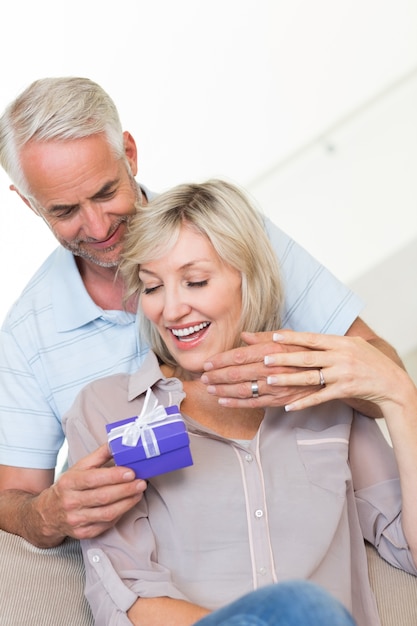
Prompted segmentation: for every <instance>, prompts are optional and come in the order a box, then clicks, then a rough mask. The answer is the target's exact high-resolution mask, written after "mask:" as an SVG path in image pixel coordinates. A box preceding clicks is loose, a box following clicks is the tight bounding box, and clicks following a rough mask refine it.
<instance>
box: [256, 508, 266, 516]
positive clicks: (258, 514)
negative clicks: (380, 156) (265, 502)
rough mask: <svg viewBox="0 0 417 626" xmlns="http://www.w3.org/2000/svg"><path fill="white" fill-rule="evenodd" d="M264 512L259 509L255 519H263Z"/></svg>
mask: <svg viewBox="0 0 417 626" xmlns="http://www.w3.org/2000/svg"><path fill="white" fill-rule="evenodd" d="M263 514H264V512H263V511H262V509H257V510H256V511H255V517H263Z"/></svg>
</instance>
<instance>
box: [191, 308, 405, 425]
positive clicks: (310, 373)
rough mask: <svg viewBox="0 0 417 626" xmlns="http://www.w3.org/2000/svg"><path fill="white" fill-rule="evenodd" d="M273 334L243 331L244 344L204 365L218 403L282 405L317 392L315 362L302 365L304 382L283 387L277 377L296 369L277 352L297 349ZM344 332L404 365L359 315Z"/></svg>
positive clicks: (368, 410)
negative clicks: (255, 390) (254, 394)
mask: <svg viewBox="0 0 417 626" xmlns="http://www.w3.org/2000/svg"><path fill="white" fill-rule="evenodd" d="M273 334H274V333H243V334H242V337H243V339H244V341H245V342H246V343H247V344H248V345H247V346H244V347H242V348H235V349H234V350H229V351H228V352H224V353H222V354H217V355H215V356H213V358H212V359H211V360H210V362H208V363H206V364H205V372H204V374H203V376H202V382H203V383H205V384H206V385H207V391H208V393H211V394H213V395H217V396H218V397H219V403H220V404H222V405H223V406H230V407H248V406H251V407H267V406H285V405H287V404H291V402H294V401H295V400H298V399H300V398H302V397H304V396H306V395H309V394H310V393H313V392H314V391H317V389H318V388H319V377H318V372H317V365H315V364H314V363H308V362H306V364H305V368H304V371H305V374H306V380H305V384H304V385H294V386H289V385H285V386H283V385H282V383H280V382H279V383H278V382H277V381H276V379H275V377H276V376H279V375H281V374H283V373H291V372H294V371H297V368H292V367H288V366H283V365H282V363H281V362H280V355H281V354H283V353H286V352H296V351H298V350H299V349H300V348H299V347H297V346H292V345H288V344H285V345H283V344H279V342H274V340H273ZM346 335H349V336H352V337H361V338H362V339H365V341H367V342H369V343H370V344H372V345H373V346H374V347H376V348H378V349H379V350H380V351H381V352H383V353H384V354H386V356H388V357H390V358H391V359H392V360H393V361H394V362H396V363H397V364H399V365H401V366H402V367H403V365H402V362H401V360H400V358H399V356H398V354H397V352H396V351H395V350H394V348H393V347H392V346H391V345H390V344H389V343H387V342H386V341H384V340H383V339H382V338H381V337H379V336H378V335H377V334H376V333H374V331H373V330H372V329H371V328H370V327H369V326H368V325H367V324H365V322H364V321H363V320H361V319H360V318H356V320H355V321H354V322H353V324H352V325H351V326H350V328H349V329H348V330H347V332H346ZM252 381H257V383H258V387H259V397H258V398H254V397H252V384H251V383H252ZM344 401H345V402H347V403H348V404H349V405H350V406H352V407H354V408H355V409H357V410H359V411H360V412H361V413H364V414H365V415H368V416H369V417H375V418H377V417H381V412H380V410H379V408H378V407H376V406H375V405H374V404H372V403H368V402H365V401H361V400H356V399H353V400H346V399H345V400H344Z"/></svg>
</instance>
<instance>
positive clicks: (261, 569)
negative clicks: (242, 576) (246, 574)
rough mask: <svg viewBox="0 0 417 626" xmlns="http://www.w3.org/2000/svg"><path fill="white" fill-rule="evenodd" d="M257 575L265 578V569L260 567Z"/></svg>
mask: <svg viewBox="0 0 417 626" xmlns="http://www.w3.org/2000/svg"><path fill="white" fill-rule="evenodd" d="M259 573H260V575H261V576H265V574H266V567H261V568H260V570H259Z"/></svg>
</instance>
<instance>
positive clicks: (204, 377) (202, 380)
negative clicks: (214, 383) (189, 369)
mask: <svg viewBox="0 0 417 626" xmlns="http://www.w3.org/2000/svg"><path fill="white" fill-rule="evenodd" d="M200 380H201V382H202V383H204V384H205V385H207V383H208V381H209V380H208V376H206V375H205V374H202V376H201V378H200Z"/></svg>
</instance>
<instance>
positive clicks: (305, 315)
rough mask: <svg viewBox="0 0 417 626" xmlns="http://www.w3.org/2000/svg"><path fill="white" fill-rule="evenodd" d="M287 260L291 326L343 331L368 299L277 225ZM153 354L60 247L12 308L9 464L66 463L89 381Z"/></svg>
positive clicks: (0, 394) (6, 369)
mask: <svg viewBox="0 0 417 626" xmlns="http://www.w3.org/2000/svg"><path fill="white" fill-rule="evenodd" d="M267 230H268V233H269V236H270V238H271V241H272V243H273V246H274V248H275V251H276V253H277V255H278V259H279V261H280V267H281V274H282V277H283V282H284V291H285V298H286V306H285V308H284V315H283V324H282V325H283V327H285V328H293V329H294V330H300V331H302V330H309V331H312V332H325V333H334V334H340V335H343V334H344V333H345V332H346V331H347V329H348V328H349V326H350V325H351V324H352V323H353V321H354V320H355V318H356V317H357V316H358V314H359V312H360V310H361V308H362V302H361V301H360V300H359V298H358V297H357V296H355V295H354V294H353V293H352V292H351V291H350V290H349V289H347V288H346V287H345V286H344V285H342V284H341V283H340V282H339V281H338V280H336V279H335V278H334V276H332V274H330V273H329V272H328V271H327V270H326V269H325V268H324V267H323V266H321V265H320V264H319V263H318V262H317V261H316V260H315V259H313V258H312V257H311V256H310V255H309V254H308V253H307V252H306V251H305V250H303V248H301V247H300V246H299V245H298V244H296V243H295V242H294V241H293V240H292V239H291V238H289V237H288V236H287V235H286V234H285V233H283V232H282V231H281V230H280V229H278V228H277V227H276V226H274V225H273V224H272V223H271V222H269V221H267ZM146 352H147V349H146V347H145V346H140V345H139V338H138V332H137V326H136V323H135V316H134V315H133V314H130V313H126V312H123V311H105V310H103V309H101V308H100V307H99V306H97V305H96V304H95V303H94V302H93V300H92V299H91V298H90V296H89V294H88V293H87V291H86V290H85V288H84V285H83V282H82V280H81V277H80V274H79V272H78V269H77V265H76V263H75V260H74V257H73V256H72V254H71V253H70V252H68V251H67V250H65V249H64V248H62V247H58V248H57V249H56V250H55V251H54V252H52V254H51V255H50V256H49V257H48V258H47V259H46V261H45V262H44V263H43V265H42V266H41V267H40V269H39V270H38V271H37V272H36V274H35V275H34V276H33V278H32V279H31V280H30V281H29V283H28V285H27V286H26V288H25V289H24V291H23V293H22V294H21V296H20V298H19V299H18V300H17V302H16V303H15V304H14V306H13V307H12V308H11V310H10V312H9V313H8V315H7V317H6V319H5V322H4V324H3V327H2V330H1V337H0V463H1V464H3V465H12V466H17V467H25V468H39V469H49V468H54V467H55V466H56V460H57V454H58V452H59V450H60V448H61V446H62V444H63V442H64V433H63V430H62V426H61V419H62V416H63V414H64V413H65V412H66V411H67V410H68V409H69V408H70V406H71V405H72V403H73V401H74V399H75V397H76V395H77V394H78V392H79V391H80V390H81V388H82V387H84V385H86V383H89V382H90V381H92V380H94V379H96V378H101V377H103V376H108V375H109V374H113V373H116V372H125V373H132V372H133V371H135V370H136V369H137V368H138V367H139V365H140V364H141V362H142V361H143V358H144V356H145V354H146Z"/></svg>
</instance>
